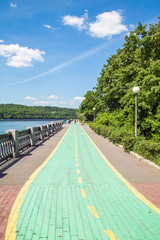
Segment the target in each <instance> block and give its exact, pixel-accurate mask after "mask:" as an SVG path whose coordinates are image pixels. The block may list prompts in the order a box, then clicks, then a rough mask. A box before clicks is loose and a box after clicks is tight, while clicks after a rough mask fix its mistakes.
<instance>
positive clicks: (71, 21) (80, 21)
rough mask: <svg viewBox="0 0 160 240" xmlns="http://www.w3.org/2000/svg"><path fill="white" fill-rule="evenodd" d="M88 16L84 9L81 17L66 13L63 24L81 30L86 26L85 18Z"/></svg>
mask: <svg viewBox="0 0 160 240" xmlns="http://www.w3.org/2000/svg"><path fill="white" fill-rule="evenodd" d="M87 18H88V14H87V10H85V14H84V16H82V17H77V16H71V15H67V16H65V17H63V24H64V25H69V26H72V27H76V28H78V30H83V29H85V28H86V23H85V22H86V19H87Z"/></svg>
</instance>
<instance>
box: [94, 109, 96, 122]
mask: <svg viewBox="0 0 160 240" xmlns="http://www.w3.org/2000/svg"><path fill="white" fill-rule="evenodd" d="M95 110H96V108H93V111H94V123H95Z"/></svg>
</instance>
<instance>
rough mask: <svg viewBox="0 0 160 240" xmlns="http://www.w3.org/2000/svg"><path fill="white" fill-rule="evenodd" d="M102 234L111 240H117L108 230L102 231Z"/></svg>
mask: <svg viewBox="0 0 160 240" xmlns="http://www.w3.org/2000/svg"><path fill="white" fill-rule="evenodd" d="M104 232H105V233H106V234H107V236H108V237H109V238H110V239H111V240H118V238H117V237H116V235H115V234H114V233H113V232H111V231H110V230H109V229H106V230H104Z"/></svg>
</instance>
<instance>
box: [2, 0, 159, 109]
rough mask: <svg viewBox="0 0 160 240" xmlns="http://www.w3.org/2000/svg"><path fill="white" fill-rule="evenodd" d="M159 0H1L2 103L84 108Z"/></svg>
mask: <svg viewBox="0 0 160 240" xmlns="http://www.w3.org/2000/svg"><path fill="white" fill-rule="evenodd" d="M159 13H160V1H159V0H121V1H119V0H112V1H109V0H92V1H91V0H85V1H79V0H13V1H12V0H1V1H0V88H1V91H0V103H15V104H25V105H30V106H33V105H34V106H39V105H41V106H46V105H49V106H59V107H70V108H78V107H79V105H80V103H81V101H82V100H83V97H84V94H85V93H86V92H87V91H88V90H92V88H93V87H94V86H96V83H97V78H98V77H99V76H100V72H101V69H102V67H103V65H104V64H105V62H106V59H108V58H109V57H110V55H112V54H114V53H116V50H117V49H118V48H121V47H122V45H123V43H124V37H125V35H126V34H128V33H129V32H130V31H131V30H133V29H135V27H136V26H137V23H138V21H141V22H142V24H149V23H153V24H154V23H156V22H157V17H158V16H159V15H160V14H159Z"/></svg>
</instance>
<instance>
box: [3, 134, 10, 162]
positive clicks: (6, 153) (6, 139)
mask: <svg viewBox="0 0 160 240" xmlns="http://www.w3.org/2000/svg"><path fill="white" fill-rule="evenodd" d="M12 154H13V145H12V136H11V134H9V133H7V134H3V135H0V161H3V160H6V159H8V158H10V157H12Z"/></svg>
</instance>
